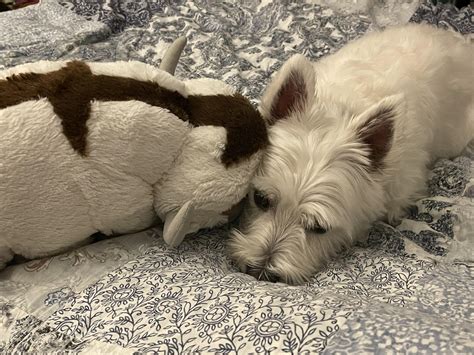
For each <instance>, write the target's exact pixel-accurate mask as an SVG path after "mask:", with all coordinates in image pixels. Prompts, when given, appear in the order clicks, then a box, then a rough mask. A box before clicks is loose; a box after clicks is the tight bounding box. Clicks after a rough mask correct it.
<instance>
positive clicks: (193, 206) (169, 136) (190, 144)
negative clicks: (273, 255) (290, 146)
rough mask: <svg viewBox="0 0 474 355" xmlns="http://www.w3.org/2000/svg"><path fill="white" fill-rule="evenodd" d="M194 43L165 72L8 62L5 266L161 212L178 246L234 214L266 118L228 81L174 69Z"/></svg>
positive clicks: (2, 85) (168, 237) (1, 87)
mask: <svg viewBox="0 0 474 355" xmlns="http://www.w3.org/2000/svg"><path fill="white" fill-rule="evenodd" d="M184 44H185V40H184V39H183V38H181V39H179V40H177V41H176V42H175V44H174V45H173V46H172V47H171V49H170V50H169V51H168V53H167V55H165V57H164V58H163V61H162V66H161V68H164V69H165V70H166V71H165V70H160V69H156V68H154V67H152V66H150V65H147V64H143V63H139V62H115V63H85V62H81V61H69V62H48V61H41V62H37V63H31V64H25V65H20V66H18V67H14V68H11V69H8V70H5V71H3V72H0V268H3V267H4V266H5V264H6V263H7V262H8V261H9V260H10V259H11V258H12V257H13V256H14V254H19V255H21V256H23V257H26V258H38V257H43V256H48V255H52V254H56V253H59V252H62V251H64V250H67V249H70V248H71V247H74V246H77V245H81V244H83V243H85V242H87V241H88V237H89V236H90V235H92V234H94V233H96V232H101V233H103V234H106V235H110V234H115V233H117V234H122V233H130V232H134V231H138V230H142V229H144V228H147V227H149V226H150V225H152V224H153V223H154V221H155V219H156V217H157V216H158V217H159V218H160V219H161V220H162V221H164V239H165V241H166V242H167V243H168V244H169V245H172V246H177V245H179V243H180V242H181V241H182V239H183V238H184V236H185V235H186V234H188V233H192V232H195V231H197V230H198V229H200V228H205V227H213V226H216V225H219V224H223V223H226V222H227V221H228V220H229V218H230V217H232V216H229V214H235V208H233V207H235V206H238V205H239V203H240V201H241V200H242V199H243V198H244V197H245V195H246V194H247V192H248V186H249V181H250V179H251V178H252V177H253V175H254V172H255V170H256V168H257V165H258V163H259V160H260V157H261V155H262V154H261V153H262V150H263V148H265V146H266V144H267V132H266V127H265V124H264V122H263V120H262V119H261V117H260V114H259V113H258V111H256V110H255V109H254V108H253V107H252V105H251V104H250V103H249V101H248V100H246V99H245V98H244V97H242V96H241V95H239V94H237V93H236V92H235V90H234V89H232V88H231V87H229V86H228V85H226V84H224V83H223V82H220V81H217V80H210V79H195V80H189V81H180V80H178V79H176V78H175V77H173V76H172V73H173V72H174V68H175V67H176V64H177V59H178V57H179V54H180V53H181V51H182V49H183V47H184ZM167 71H168V72H171V74H170V73H168V72H167Z"/></svg>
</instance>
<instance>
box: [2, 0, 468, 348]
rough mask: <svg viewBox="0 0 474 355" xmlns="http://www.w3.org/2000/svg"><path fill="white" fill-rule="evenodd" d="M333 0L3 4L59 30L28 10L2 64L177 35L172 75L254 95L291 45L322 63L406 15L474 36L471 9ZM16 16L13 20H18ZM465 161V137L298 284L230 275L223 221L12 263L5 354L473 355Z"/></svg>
mask: <svg viewBox="0 0 474 355" xmlns="http://www.w3.org/2000/svg"><path fill="white" fill-rule="evenodd" d="M330 2H331V1H329V0H327V1H306V2H302V1H299V2H294V3H290V2H279V1H270V0H265V1H260V2H255V1H241V2H229V1H225V2H214V1H203V0H201V1H174V2H172V5H170V2H166V1H144V0H141V1H116V0H107V1H104V0H101V1H89V0H61V1H60V2H59V3H57V2H55V1H43V2H42V4H41V5H39V6H38V7H35V6H32V7H28V8H25V9H22V10H17V11H18V12H16V11H12V12H9V13H8V14H9V15H8V16H12V14H15V13H16V14H21V13H20V11H29V12H28V14H29V18H30V20H31V19H32V18H35V16H36V18H39V17H43V18H47V17H45V16H46V15H45V14H50V15H51V16H53V17H54V16H55V17H56V21H55V22H54V23H55V26H56V27H55V29H54V31H53V30H52V29H51V28H50V29H49V30H48V26H49V24H48V21H29V22H28V26H33V27H35V29H36V32H33V33H41V34H43V35H42V36H39V38H31V36H20V37H18V36H17V37H14V34H12V33H11V32H12V31H13V29H11V30H9V31H6V32H4V33H9V34H10V36H11V37H9V38H11V41H10V42H8V41H7V40H6V38H7V37H6V36H3V37H2V39H0V67H9V66H12V65H16V64H20V63H23V62H26V61H32V60H39V59H68V58H82V59H86V60H99V61H109V60H126V59H136V60H141V61H144V62H147V63H150V64H155V65H157V64H159V62H160V58H161V56H162V54H163V52H164V50H165V49H166V47H167V45H168V44H169V43H170V42H171V41H172V40H173V39H175V38H176V36H178V35H181V34H184V35H186V36H187V37H188V40H189V44H188V46H187V47H186V49H185V53H184V54H183V57H182V60H181V61H180V64H179V66H178V70H177V75H178V76H180V77H198V76H208V77H215V78H223V79H224V80H226V81H227V82H228V83H230V84H232V85H234V86H237V87H238V88H240V89H241V91H242V92H244V93H245V94H246V95H248V96H249V97H250V98H251V99H252V100H253V101H254V102H255V103H256V102H257V101H258V97H259V96H260V95H261V93H262V91H263V89H264V83H266V82H268V80H269V77H270V75H271V74H272V73H273V72H275V71H276V70H277V69H278V68H279V67H280V66H281V64H282V63H283V62H284V61H285V60H286V59H287V58H288V57H290V56H291V55H292V54H294V53H303V54H305V55H307V56H308V57H310V58H312V59H313V60H316V59H317V58H319V57H322V56H324V55H327V54H329V53H331V52H333V51H335V50H337V49H338V48H340V47H341V46H343V45H344V44H345V43H347V42H348V41H350V40H352V39H354V38H357V37H359V36H361V35H363V34H364V33H365V32H367V31H371V30H373V29H375V28H378V27H383V26H385V25H386V24H390V25H393V24H397V21H398V23H403V22H404V21H406V19H407V18H410V17H411V21H415V22H427V23H432V24H434V25H437V26H441V27H447V28H449V29H451V30H455V31H459V32H462V33H465V34H469V33H473V32H474V31H473V23H472V18H473V12H472V8H466V9H464V10H461V11H459V10H457V9H455V8H454V7H452V6H449V5H442V4H438V5H437V6H435V5H432V4H431V3H429V2H425V3H422V4H418V3H417V6H418V5H419V6H418V7H417V9H416V12H415V13H414V14H413V13H412V11H414V8H413V7H410V8H408V10H407V9H405V10H403V9H400V8H399V9H398V10H396V11H398V12H399V14H401V15H396V16H395V15H393V13H390V14H389V15H388V16H383V12H381V8H374V7H370V6H368V4H369V2H367V4H359V5H360V6H358V7H352V8H350V9H348V8H347V7H345V8H341V7H337V8H336V7H331V6H330V5H331V4H330ZM348 3H349V2H348ZM377 3H379V4H382V5H384V6H388V5H390V4H392V5H393V3H392V2H390V3H384V2H377ZM403 4H405V5H406V6H413V5H412V4H413V2H412V1H406V2H403ZM403 4H402V5H403ZM366 5H367V6H366ZM390 11H392V10H390ZM393 11H395V10H393ZM407 11H408V12H407ZM410 11H411V12H410ZM381 14H382V15H381ZM392 15H393V16H392ZM3 16H4V15H2V16H0V27H1V28H2V30H3V28H6V27H2V26H1V24H2V21H4V23H7V22H5V21H8V19H6V18H5V17H3ZM15 16H17V17H16V21H17V22H15V24H16V25H15V26H16V29H18V28H21V26H25V25H24V24H23V25H22V20H21V17H22V16H19V15H15ZM63 16H64V17H65V18H66V17H67V18H68V21H69V23H67V22H64V21H63V20H62V17H63ZM9 23H10V24H11V23H12V22H9ZM68 27H69V28H74V29H75V31H76V33H73V34H74V35H71V33H72V32H71V31H68ZM44 28H46V29H44ZM2 41H3V42H2ZM25 48H26V49H27V50H24V49H25ZM22 49H23V50H22ZM473 171H474V143H472V144H471V145H470V146H469V147H468V148H467V149H466V151H465V152H464V153H463V154H462V155H461V156H460V157H458V158H455V159H453V160H447V159H443V160H440V161H438V162H437V163H436V164H435V165H434V166H433V169H432V171H431V175H430V178H429V183H428V186H429V196H428V197H426V198H424V199H421V200H419V201H418V202H417V203H416V205H415V206H413V208H412V209H411V210H410V213H409V215H408V216H407V217H406V218H405V219H403V221H402V222H401V224H400V225H398V226H390V225H387V224H384V223H382V222H378V223H376V224H375V225H374V226H373V228H372V229H371V230H370V232H369V236H368V239H367V241H366V242H364V243H360V244H358V245H356V246H355V247H353V248H351V249H349V250H347V251H346V252H345V253H343V254H342V255H340V256H339V257H338V258H337V259H335V260H334V261H332V262H331V263H330V264H329V265H328V266H327V267H326V268H325V269H324V270H322V271H321V272H319V273H318V274H316V275H314V277H313V278H312V279H311V280H310V282H308V283H307V284H305V285H302V286H288V285H284V284H281V283H277V284H272V283H266V282H257V281H256V280H255V279H253V278H252V277H251V276H249V275H245V274H242V273H239V272H238V270H237V268H236V267H235V265H233V263H232V262H231V261H230V260H229V258H228V257H227V255H226V251H225V245H226V241H227V238H228V231H229V228H231V227H230V226H227V227H225V228H221V229H215V230H206V231H202V232H200V233H198V234H197V235H195V236H192V237H190V238H187V239H186V241H185V242H184V243H183V245H182V246H181V247H180V248H179V249H176V250H171V249H168V248H167V247H166V246H165V244H164V243H163V241H162V238H161V229H160V228H159V227H157V228H152V229H150V230H147V231H144V232H141V233H138V234H134V235H126V236H121V237H117V238H112V239H107V240H103V241H101V242H98V243H94V244H91V245H88V246H86V247H83V248H80V249H78V250H74V251H71V252H70V253H66V254H63V255H59V256H55V257H51V258H45V259H42V260H35V261H31V262H28V263H26V264H22V265H16V266H11V267H9V268H7V269H6V270H5V271H3V272H2V273H0V320H1V321H2V322H0V352H5V353H14V352H25V351H26V352H42V353H44V352H77V351H82V352H86V353H88V352H90V353H102V352H103V353H105V352H114V353H122V352H123V353H132V352H140V353H142V352H157V353H161V352H163V353H170V354H174V353H194V352H211V353H223V354H230V353H232V354H234V353H284V352H288V353H313V352H321V353H331V354H332V353H335V352H338V353H351V354H354V353H366V352H387V351H390V350H392V351H398V352H420V351H425V352H437V353H472V352H473V351H474V345H473V334H472V329H473V321H474V319H473V314H474V312H473V311H474V309H473V307H474V306H473V304H474V302H473V301H474V300H473V296H472V289H473V286H474V285H473V284H474V278H473V271H472V270H473V268H472V267H473V261H474V260H473V259H474V253H473V252H474V202H473V197H474V175H473Z"/></svg>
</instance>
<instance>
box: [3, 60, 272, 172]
mask: <svg viewBox="0 0 474 355" xmlns="http://www.w3.org/2000/svg"><path fill="white" fill-rule="evenodd" d="M40 97H42V98H48V100H49V101H50V103H51V105H52V106H53V109H54V111H55V113H56V114H57V115H58V116H59V117H60V119H61V122H62V126H63V132H64V134H65V136H66V137H67V139H68V140H69V142H70V144H71V146H72V147H73V148H74V149H75V150H76V151H77V152H78V153H79V154H81V155H86V153H87V152H86V147H87V124H86V122H87V120H88V119H89V116H90V108H91V106H90V105H91V102H92V101H93V100H99V101H128V100H137V101H142V102H145V103H147V104H149V105H152V106H158V107H162V108H166V109H168V110H169V111H170V112H172V113H173V114H174V115H176V116H177V117H178V118H180V119H181V120H183V121H189V122H190V123H191V124H193V125H195V126H202V125H213V126H223V127H225V128H226V130H227V146H226V149H225V153H224V156H223V158H222V161H223V163H224V164H226V165H230V164H232V163H234V162H237V161H239V160H241V159H243V158H247V157H249V156H251V155H252V154H254V153H255V152H257V151H258V150H260V149H262V148H264V147H265V146H266V145H267V144H268V138H267V131H266V127H265V124H264V122H263V120H262V118H261V117H260V114H259V113H258V111H256V110H255V109H254V108H253V107H252V105H251V104H250V103H249V102H248V101H247V100H246V99H245V98H243V97H242V96H239V95H236V96H224V95H215V96H190V97H189V98H188V99H186V98H185V97H183V96H182V95H180V94H179V93H178V92H175V91H171V90H168V89H165V88H163V87H161V86H159V85H158V84H156V83H153V82H151V81H139V80H135V79H131V78H121V77H115V76H108V75H94V74H92V72H91V70H90V68H89V66H88V65H87V64H86V63H84V62H80V61H72V62H69V63H68V64H67V65H66V67H64V68H62V69H59V70H56V71H52V72H49V73H45V74H37V73H25V74H20V75H13V76H12V77H9V78H7V79H6V80H0V109H2V108H6V107H9V106H13V105H17V104H19V103H21V102H25V101H29V100H35V99H37V98H40Z"/></svg>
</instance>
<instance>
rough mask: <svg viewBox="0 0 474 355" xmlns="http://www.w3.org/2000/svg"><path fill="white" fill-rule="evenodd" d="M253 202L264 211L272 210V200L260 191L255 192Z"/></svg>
mask: <svg viewBox="0 0 474 355" xmlns="http://www.w3.org/2000/svg"><path fill="white" fill-rule="evenodd" d="M253 200H254V202H255V205H256V206H257V207H258V208H260V209H261V210H262V211H267V210H268V209H269V208H270V205H271V203H270V200H269V199H268V197H267V195H265V193H264V192H262V191H260V190H255V191H254V193H253Z"/></svg>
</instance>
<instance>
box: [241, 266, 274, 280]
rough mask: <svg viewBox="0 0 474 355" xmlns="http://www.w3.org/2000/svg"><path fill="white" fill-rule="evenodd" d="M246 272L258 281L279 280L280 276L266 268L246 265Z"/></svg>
mask: <svg viewBox="0 0 474 355" xmlns="http://www.w3.org/2000/svg"><path fill="white" fill-rule="evenodd" d="M247 274H249V275H250V276H253V277H255V278H256V279H257V280H258V281H268V282H278V281H280V277H279V276H278V275H277V274H275V273H273V272H270V271H268V270H265V269H262V268H257V267H252V266H247Z"/></svg>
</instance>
